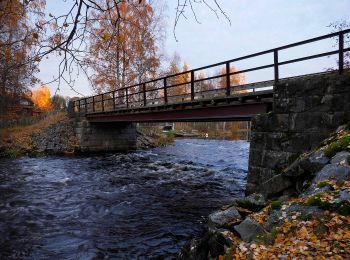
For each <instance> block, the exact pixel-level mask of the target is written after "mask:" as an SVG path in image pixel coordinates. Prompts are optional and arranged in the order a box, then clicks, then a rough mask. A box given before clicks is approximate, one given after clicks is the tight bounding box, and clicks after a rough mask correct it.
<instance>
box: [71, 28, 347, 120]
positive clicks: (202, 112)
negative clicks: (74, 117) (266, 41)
mask: <svg viewBox="0 0 350 260" xmlns="http://www.w3.org/2000/svg"><path fill="white" fill-rule="evenodd" d="M349 33H350V29H347V30H344V31H339V32H335V33H331V34H327V35H323V36H319V37H316V38H312V39H308V40H304V41H301V42H297V43H292V44H289V45H285V46H281V47H278V48H274V49H270V50H266V51H262V52H258V53H254V54H250V55H247V56H244V57H239V58H236V59H232V60H228V61H224V62H220V63H216V64H212V65H209V66H205V67H201V68H196V69H193V70H189V71H185V72H181V73H177V74H174V75H168V76H165V77H161V78H157V79H153V80H149V81H146V82H143V83H140V84H136V85H133V86H128V87H123V88H121V89H117V90H113V91H110V92H107V93H102V94H99V95H96V96H92V97H86V98H83V99H79V100H75V101H74V111H75V113H77V114H78V115H79V116H85V117H87V119H88V120H89V121H91V122H112V121H128V122H130V121H131V122H141V121H194V120H198V121H204V120H209V121H212V120H249V119H250V118H251V116H253V115H256V114H259V113H266V112H268V111H269V110H271V108H272V99H273V86H274V85H275V84H276V83H277V82H281V81H283V80H288V79H293V78H300V77H305V76H307V77H309V76H311V75H316V74H324V73H331V72H330V71H326V72H320V73H315V74H309V75H301V76H297V77H290V78H284V79H281V78H280V77H279V68H280V67H281V66H284V65H288V64H292V63H298V62H302V61H306V60H313V59H318V58H322V57H329V56H332V55H333V56H337V58H338V68H336V70H337V71H338V73H339V74H341V73H343V72H344V70H345V66H344V54H345V53H347V52H349V51H350V48H349V47H348V46H344V35H346V34H349ZM330 38H337V41H338V46H337V47H338V48H337V49H336V50H332V51H328V52H323V53H319V54H315V55H309V56H304V57H301V58H295V59H290V60H284V61H280V60H279V52H280V51H285V50H286V49H290V48H294V47H298V46H304V45H307V44H310V43H314V42H318V41H322V40H326V39H330ZM262 55H271V57H272V58H273V63H269V64H266V65H263V66H258V67H253V68H249V69H244V70H240V71H234V72H232V71H231V68H232V67H231V64H232V63H235V62H238V61H242V60H246V59H251V58H255V57H259V56H262ZM218 66H221V68H222V66H225V67H224V68H225V71H226V72H225V73H219V74H218V75H215V76H210V77H201V76H200V75H201V74H200V73H199V72H201V71H203V70H206V69H211V70H212V69H213V68H218ZM219 68H220V67H219ZM266 69H272V72H273V74H274V78H273V80H269V81H264V82H256V83H251V84H244V85H239V86H235V85H234V84H231V83H232V82H231V81H232V79H233V78H232V77H233V76H234V75H237V74H242V73H248V72H252V71H258V70H266ZM197 73H199V74H197ZM179 77H180V78H179ZM183 78H185V79H186V78H188V79H189V80H188V79H187V81H186V80H185V81H186V82H183ZM178 79H182V80H180V83H177V82H179V80H178ZM208 82H209V84H208ZM218 86H220V87H218ZM176 93H181V94H176Z"/></svg>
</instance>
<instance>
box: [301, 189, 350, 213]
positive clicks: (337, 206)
mask: <svg viewBox="0 0 350 260" xmlns="http://www.w3.org/2000/svg"><path fill="white" fill-rule="evenodd" d="M305 204H306V205H307V206H316V207H318V208H320V209H323V210H329V211H333V212H337V213H339V214H341V215H344V216H348V215H350V202H348V201H343V202H339V203H330V202H327V201H322V200H321V199H320V194H316V195H314V196H311V197H310V198H309V199H308V201H307V202H306V203H305Z"/></svg>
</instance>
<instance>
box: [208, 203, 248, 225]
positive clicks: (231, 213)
mask: <svg viewBox="0 0 350 260" xmlns="http://www.w3.org/2000/svg"><path fill="white" fill-rule="evenodd" d="M241 221H242V217H241V215H240V214H239V212H238V211H237V209H236V208H235V207H234V206H231V207H229V208H228V209H225V210H219V211H215V212H213V213H211V214H210V215H209V217H208V224H209V226H210V227H212V228H221V227H228V228H229V227H230V226H232V225H233V224H236V223H238V222H241Z"/></svg>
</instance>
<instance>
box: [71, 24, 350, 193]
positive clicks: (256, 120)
mask: <svg viewBox="0 0 350 260" xmlns="http://www.w3.org/2000/svg"><path fill="white" fill-rule="evenodd" d="M349 33H350V29H348V30H343V31H340V32H336V33H331V34H327V35H323V36H320V37H316V38H312V39H308V40H304V41H301V42H297V43H293V44H289V45H285V46H281V47H278V48H274V49H270V50H266V51H262V52H258V53H254V54H250V55H246V56H243V57H240V58H236V59H231V60H228V61H224V62H220V63H216V64H212V65H209V66H205V67H200V68H196V69H193V70H189V71H185V72H181V73H178V74H174V75H167V76H164V77H160V78H156V79H152V80H149V81H146V82H142V83H140V84H136V85H133V86H127V87H124V88H121V89H117V90H114V91H110V92H106V93H100V94H98V95H94V96H90V97H84V98H81V99H78V100H75V101H74V102H73V104H71V105H70V106H71V107H72V108H73V111H71V112H73V113H71V114H72V116H73V117H75V119H76V127H75V130H76V137H77V139H78V141H79V149H80V150H81V151H82V152H106V151H127V150H132V149H135V148H136V136H137V135H136V127H135V124H134V123H135V122H162V121H168V122H171V121H229V120H239V121H242V120H252V124H251V127H252V129H251V137H252V139H251V144H250V159H249V160H250V162H249V175H248V186H247V187H248V191H250V192H254V191H257V189H258V188H257V187H258V186H259V184H260V183H262V182H263V181H265V180H266V179H269V178H271V177H273V176H274V174H273V172H274V169H276V168H283V167H284V165H285V163H286V162H288V161H290V160H291V158H294V157H293V156H297V155H298V154H300V153H301V152H305V151H307V150H309V149H311V148H312V147H315V146H316V145H317V144H318V143H319V142H320V141H321V140H322V139H323V138H325V137H326V136H328V134H329V133H330V132H331V131H334V128H336V127H337V126H339V125H340V124H341V123H342V122H347V121H350V76H349V70H348V67H347V65H346V64H347V63H346V62H348V61H346V60H344V57H345V55H346V54H348V53H349V51H350V47H349V46H348V45H347V44H348V43H347V42H346V41H344V39H347V38H345V37H348V36H349ZM325 40H331V41H332V42H334V43H336V45H335V46H334V48H333V49H332V50H330V51H327V52H322V53H317V54H313V55H307V56H302V57H299V58H295V59H289V60H285V59H281V58H280V57H279V56H280V55H281V56H283V55H285V53H287V54H288V53H289V52H290V50H291V49H292V48H295V47H298V48H302V47H305V48H306V47H307V48H309V49H310V47H312V46H314V45H312V44H315V43H319V42H322V41H325ZM307 48H306V49H307ZM327 56H332V57H335V59H334V61H336V60H337V65H336V67H334V68H333V69H332V70H326V69H324V70H323V71H316V73H313V74H308V75H297V76H294V77H289V78H283V77H280V69H281V67H282V66H285V65H289V64H297V63H299V62H303V61H309V60H315V59H318V58H322V57H327ZM261 57H264V58H265V59H264V60H265V61H266V63H264V64H263V65H260V66H257V67H250V68H247V69H242V70H240V71H237V70H236V71H233V70H232V67H233V66H234V65H235V64H237V62H243V61H246V60H248V59H250V60H252V59H253V60H254V59H257V60H258V61H259V59H260V58H261ZM344 62H345V65H344ZM260 63H261V60H260ZM218 69H221V72H220V73H216V75H214V76H207V77H205V76H203V73H202V72H203V71H207V72H208V71H209V72H215V71H218ZM266 70H268V72H266ZM257 71H261V72H263V73H264V74H266V75H270V74H271V75H270V76H271V78H269V79H268V80H265V81H260V82H251V83H249V84H237V80H235V77H238V76H239V75H243V74H245V73H248V72H257ZM268 73H270V74H268ZM207 74H208V75H209V74H210V73H207ZM179 78H180V79H181V80H179ZM184 79H185V80H184ZM268 112H270V113H268ZM282 144H283V145H282ZM295 147H296V148H295ZM266 149H267V150H266ZM265 150H266V151H265ZM275 186H276V187H278V186H279V184H278V185H275Z"/></svg>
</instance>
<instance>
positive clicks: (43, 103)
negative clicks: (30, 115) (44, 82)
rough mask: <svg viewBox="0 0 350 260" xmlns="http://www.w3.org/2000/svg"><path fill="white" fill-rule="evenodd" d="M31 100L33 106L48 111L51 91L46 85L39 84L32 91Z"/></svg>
mask: <svg viewBox="0 0 350 260" xmlns="http://www.w3.org/2000/svg"><path fill="white" fill-rule="evenodd" d="M32 100H33V102H34V105H35V107H37V108H39V109H40V110H44V111H49V110H51V109H52V102H51V92H50V89H49V88H48V87H47V86H41V87H40V88H38V89H35V90H33V91H32Z"/></svg>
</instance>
